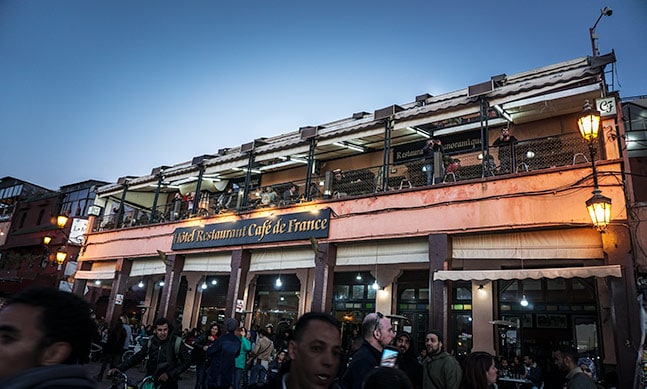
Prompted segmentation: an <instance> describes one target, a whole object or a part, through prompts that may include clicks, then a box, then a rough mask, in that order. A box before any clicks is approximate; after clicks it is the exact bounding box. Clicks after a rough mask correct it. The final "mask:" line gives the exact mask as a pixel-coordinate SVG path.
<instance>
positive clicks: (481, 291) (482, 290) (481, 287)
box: [477, 284, 485, 295]
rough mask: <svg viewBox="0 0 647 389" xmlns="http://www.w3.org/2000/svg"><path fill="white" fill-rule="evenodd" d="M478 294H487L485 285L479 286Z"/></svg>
mask: <svg viewBox="0 0 647 389" xmlns="http://www.w3.org/2000/svg"><path fill="white" fill-rule="evenodd" d="M477 291H478V294H480V295H484V294H485V288H484V287H483V284H479V288H478V289H477Z"/></svg>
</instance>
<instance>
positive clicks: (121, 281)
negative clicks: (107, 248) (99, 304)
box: [106, 258, 133, 327]
mask: <svg viewBox="0 0 647 389" xmlns="http://www.w3.org/2000/svg"><path fill="white" fill-rule="evenodd" d="M132 266H133V261H132V260H130V259H128V258H119V259H118V260H117V267H116V269H115V270H116V272H115V273H116V276H115V279H114V281H113V282H112V289H111V290H110V298H109V299H108V307H107V309H106V323H110V327H112V325H113V324H114V322H115V321H116V320H117V318H118V317H120V316H121V314H122V311H123V307H124V306H123V305H122V304H123V303H122V302H123V299H124V296H125V295H126V292H127V290H128V277H130V269H132ZM117 296H119V299H120V300H121V301H122V302H120V303H119V304H117V301H118V299H117Z"/></svg>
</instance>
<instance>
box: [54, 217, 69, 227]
mask: <svg viewBox="0 0 647 389" xmlns="http://www.w3.org/2000/svg"><path fill="white" fill-rule="evenodd" d="M67 220H68V217H67V216H65V215H59V216H57V217H56V225H57V226H58V228H63V227H65V225H66V224H67Z"/></svg>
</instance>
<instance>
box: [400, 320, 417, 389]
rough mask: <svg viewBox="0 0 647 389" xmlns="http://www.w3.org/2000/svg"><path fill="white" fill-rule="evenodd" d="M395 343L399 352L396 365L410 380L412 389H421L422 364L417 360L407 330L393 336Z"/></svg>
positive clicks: (414, 348) (415, 351)
mask: <svg viewBox="0 0 647 389" xmlns="http://www.w3.org/2000/svg"><path fill="white" fill-rule="evenodd" d="M395 345H396V347H397V348H398V351H399V352H400V353H399V354H398V360H397V362H396V365H397V366H398V368H399V369H400V370H402V371H403V372H405V374H406V375H407V376H408V377H409V379H410V380H411V383H412V384H413V388H414V389H422V365H421V364H420V363H419V362H418V351H417V350H416V347H415V345H414V344H413V339H412V338H411V335H410V334H409V333H408V332H401V333H399V334H398V336H396V337H395Z"/></svg>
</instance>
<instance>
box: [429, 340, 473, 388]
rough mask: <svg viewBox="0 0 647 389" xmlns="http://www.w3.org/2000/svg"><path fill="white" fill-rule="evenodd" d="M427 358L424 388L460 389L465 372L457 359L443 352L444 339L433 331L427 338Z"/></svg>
mask: <svg viewBox="0 0 647 389" xmlns="http://www.w3.org/2000/svg"><path fill="white" fill-rule="evenodd" d="M425 347H426V348H427V358H425V360H424V361H422V369H423V372H422V387H423V388H424V389H458V388H459V387H460V385H461V379H462V376H463V370H462V369H461V365H460V364H459V363H458V361H457V360H456V358H454V357H452V356H451V355H449V353H447V352H446V351H443V337H442V335H441V334H440V332H438V331H435V330H431V331H429V332H428V333H427V336H426V337H425Z"/></svg>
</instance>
